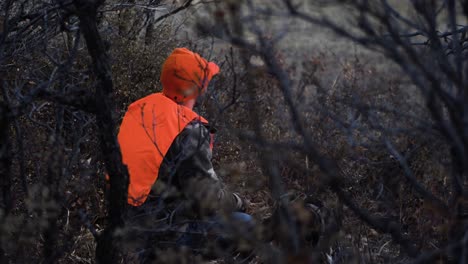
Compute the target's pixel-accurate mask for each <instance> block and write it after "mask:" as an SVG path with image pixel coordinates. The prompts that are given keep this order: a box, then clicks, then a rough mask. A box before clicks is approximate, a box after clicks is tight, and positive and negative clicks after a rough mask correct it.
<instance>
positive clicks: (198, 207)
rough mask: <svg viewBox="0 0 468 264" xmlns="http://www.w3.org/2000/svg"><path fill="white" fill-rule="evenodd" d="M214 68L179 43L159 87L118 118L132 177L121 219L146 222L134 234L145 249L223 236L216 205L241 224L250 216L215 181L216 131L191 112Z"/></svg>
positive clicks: (236, 198)
mask: <svg viewBox="0 0 468 264" xmlns="http://www.w3.org/2000/svg"><path fill="white" fill-rule="evenodd" d="M218 72H219V67H218V66H217V65H216V64H215V63H213V62H208V61H207V60H205V59H204V58H202V57H201V56H200V55H199V54H197V53H194V52H191V51H189V50H188V49H186V48H177V49H175V50H174V51H173V52H172V54H171V55H170V56H169V57H168V58H167V60H166V61H165V63H164V65H163V67H162V72H161V83H162V92H161V93H154V94H151V95H149V96H146V97H144V98H142V99H140V100H137V101H136V102H134V103H132V104H131V105H130V106H129V107H128V110H127V112H126V114H125V116H124V118H123V121H122V124H121V126H120V131H119V134H118V141H119V144H120V148H121V152H122V157H123V163H124V164H125V165H127V168H128V171H129V175H130V183H129V186H128V204H129V209H128V217H127V223H126V225H127V226H140V227H141V226H144V228H143V229H145V230H146V231H145V233H146V234H145V235H141V234H137V233H139V232H135V233H134V234H133V235H134V237H135V239H137V240H142V239H143V238H142V237H144V240H145V243H147V246H148V247H150V246H151V247H154V246H155V245H154V243H159V244H158V245H159V246H161V245H162V243H163V242H164V243H166V244H171V243H172V244H175V245H177V246H182V245H183V246H188V247H190V248H192V249H194V248H196V247H198V246H200V245H201V244H203V243H200V241H199V240H200V239H205V240H206V238H207V237H208V236H209V235H208V234H210V233H212V234H211V235H213V237H214V238H218V237H222V236H223V234H220V232H223V231H222V230H221V231H219V230H220V228H219V227H220V226H223V224H222V222H223V221H221V220H220V219H221V218H222V217H221V215H222V214H221V211H224V212H228V213H227V214H225V215H227V218H233V219H235V220H236V221H239V222H243V223H247V222H251V221H252V217H251V216H250V215H248V214H245V213H242V212H241V211H244V207H245V205H244V202H243V200H242V199H241V198H240V197H239V195H238V194H236V193H230V192H228V191H226V190H225V189H224V188H223V186H222V183H221V181H220V180H219V179H218V177H217V175H216V173H215V171H214V169H213V165H212V162H211V157H212V147H213V133H214V132H213V131H212V130H211V129H210V126H209V125H208V121H206V120H205V119H204V118H203V117H201V116H200V115H198V114H197V113H195V112H194V111H193V107H194V105H195V102H196V100H197V98H198V97H199V96H200V95H202V94H203V93H205V92H206V90H207V87H208V83H209V82H210V80H211V79H212V77H213V76H214V75H216V74H218ZM233 212H234V213H233ZM212 230H215V231H212ZM151 233H153V234H156V235H155V236H154V237H156V238H157V239H156V242H155V241H152V239H149V237H150V235H149V234H151ZM174 233H175V234H180V235H176V238H175V241H174V238H167V240H165V237H166V235H169V234H172V235H173V234H174ZM200 234H201V235H200ZM171 239H172V241H171Z"/></svg>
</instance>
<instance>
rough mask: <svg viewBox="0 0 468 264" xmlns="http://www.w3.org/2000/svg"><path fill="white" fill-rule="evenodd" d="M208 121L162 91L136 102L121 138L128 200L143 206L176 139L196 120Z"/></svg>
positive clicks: (127, 116) (124, 123)
mask: <svg viewBox="0 0 468 264" xmlns="http://www.w3.org/2000/svg"><path fill="white" fill-rule="evenodd" d="M194 120H199V121H200V122H202V123H204V124H207V123H208V122H207V121H206V120H205V119H204V118H203V117H201V116H199V115H198V114H197V113H195V112H193V111H192V110H191V109H189V108H187V107H185V106H183V105H179V104H177V103H175V102H174V101H173V100H171V99H169V98H168V97H166V96H165V95H163V94H162V93H155V94H151V95H149V96H147V97H144V98H142V99H140V100H138V101H136V102H134V103H132V104H131V105H130V106H129V108H128V110H127V112H126V113H125V116H124V118H123V121H122V124H121V126H120V130H119V134H118V140H119V144H120V149H121V152H122V157H123V163H124V164H125V165H127V167H128V171H129V175H130V183H129V186H128V203H129V204H130V205H133V206H140V205H142V204H143V203H144V202H145V201H146V199H147V197H148V195H149V193H150V191H151V188H152V186H153V184H154V183H155V182H156V180H157V178H158V174H159V169H160V166H161V164H162V163H163V161H164V157H165V156H166V153H167V151H168V150H169V148H170V146H171V144H172V143H173V141H174V139H175V138H176V137H177V136H178V135H179V134H180V132H181V131H182V130H183V129H184V128H185V127H186V126H187V125H188V124H189V123H190V122H192V121H194Z"/></svg>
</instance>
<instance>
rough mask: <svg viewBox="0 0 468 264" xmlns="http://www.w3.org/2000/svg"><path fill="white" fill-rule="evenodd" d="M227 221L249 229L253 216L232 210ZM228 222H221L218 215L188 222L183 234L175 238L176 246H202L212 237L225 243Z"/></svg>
mask: <svg viewBox="0 0 468 264" xmlns="http://www.w3.org/2000/svg"><path fill="white" fill-rule="evenodd" d="M228 221H229V223H234V224H237V225H239V224H240V225H244V226H243V227H245V229H251V228H253V226H254V221H253V217H252V216H251V215H249V214H246V213H241V212H234V213H232V214H231V217H230V219H228ZM228 226H229V225H228V224H226V223H223V221H222V220H221V218H220V217H214V218H213V220H209V221H193V222H190V223H189V225H188V227H187V229H186V230H185V232H184V234H183V235H182V236H180V237H179V238H178V239H177V242H176V244H177V245H178V246H187V247H189V248H192V249H195V250H196V248H203V247H204V245H205V244H206V243H207V242H208V241H207V240H210V239H214V241H215V242H219V243H226V241H227V237H228V236H229V230H228V229H229V228H228Z"/></svg>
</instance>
